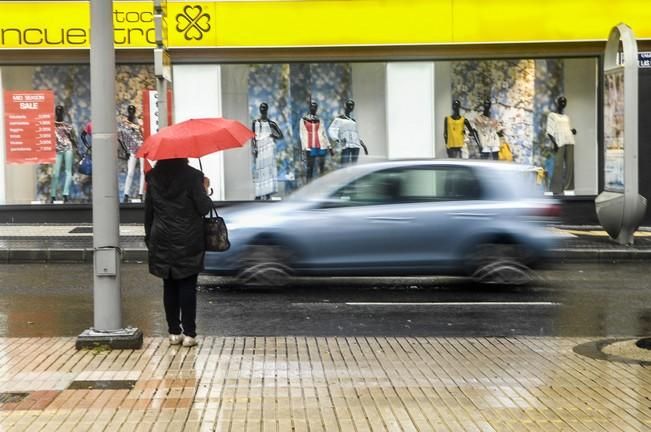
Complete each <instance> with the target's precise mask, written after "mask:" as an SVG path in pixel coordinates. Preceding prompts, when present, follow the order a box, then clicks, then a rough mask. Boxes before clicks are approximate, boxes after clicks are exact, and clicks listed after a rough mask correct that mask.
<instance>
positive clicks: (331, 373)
mask: <svg viewBox="0 0 651 432" xmlns="http://www.w3.org/2000/svg"><path fill="white" fill-rule="evenodd" d="M74 342H75V340H74V339H73V338H16V339H9V338H4V339H0V357H1V361H0V365H1V366H0V391H1V392H2V393H0V429H1V430H12V431H14V430H15V431H23V430H25V431H27V430H29V431H38V430H47V431H50V430H84V431H85V430H98V431H99V430H107V431H113V430H124V431H132V430H153V431H160V430H167V431H181V430H184V431H185V430H188V431H194V430H220V431H221V430H224V431H283V432H284V431H308V430H309V431H338V430H341V431H370V430H373V431H382V430H391V431H393V430H396V431H398V430H400V431H414V430H417V431H448V430H449V431H538V430H540V431H547V430H573V431H618V430H627V431H640V432H641V431H647V430H649V429H650V428H651V411H650V409H649V408H650V407H651V403H650V402H649V400H650V398H651V386H649V384H650V383H651V371H650V370H649V369H648V368H647V367H645V366H643V365H642V364H639V363H638V364H634V363H633V364H630V363H629V364H627V363H616V362H610V361H604V360H593V359H591V358H589V357H585V356H583V355H579V354H576V353H575V352H574V351H573V348H574V347H575V346H576V345H578V344H582V343H585V342H589V340H587V339H577V338H529V337H527V338H470V339H457V338H383V337H366V338H364V337H358V338H354V337H350V338H306V337H296V338H295V337H269V338H252V337H251V338H240V337H233V338H230V337H205V338H202V337H200V345H199V346H198V347H195V348H190V349H188V348H182V347H177V346H170V345H169V344H168V342H167V340H166V339H164V338H146V340H145V346H144V347H143V349H142V350H137V351H110V352H106V351H101V350H96V351H79V352H78V351H75V349H74ZM105 387H110V388H109V389H107V388H105Z"/></svg>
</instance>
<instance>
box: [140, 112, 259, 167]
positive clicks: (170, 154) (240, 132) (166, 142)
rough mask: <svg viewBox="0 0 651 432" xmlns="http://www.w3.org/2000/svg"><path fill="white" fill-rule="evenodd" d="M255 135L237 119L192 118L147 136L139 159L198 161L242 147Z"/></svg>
mask: <svg viewBox="0 0 651 432" xmlns="http://www.w3.org/2000/svg"><path fill="white" fill-rule="evenodd" d="M253 136H254V134H253V132H251V130H250V129H248V128H247V127H246V126H244V125H243V124H242V123H240V122H238V121H237V120H229V119H224V118H203V119H190V120H186V121H184V122H181V123H177V124H174V125H172V126H168V127H165V128H163V129H161V130H160V132H158V133H156V134H154V135H151V136H149V137H147V139H146V140H145V143H144V144H143V145H142V146H141V147H140V148H139V149H138V152H137V153H136V156H137V157H139V158H146V159H149V160H162V159H176V158H199V157H201V156H205V155H207V154H210V153H214V152H216V151H219V150H226V149H229V148H234V147H241V146H243V145H244V143H245V142H247V141H248V140H249V139H251V138H253Z"/></svg>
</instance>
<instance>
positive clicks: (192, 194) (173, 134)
mask: <svg viewBox="0 0 651 432" xmlns="http://www.w3.org/2000/svg"><path fill="white" fill-rule="evenodd" d="M252 136H253V133H252V132H251V131H250V130H248V129H247V128H246V126H244V125H242V124H241V123H239V122H233V121H229V120H225V119H199V120H188V121H185V122H182V123H178V124H176V125H173V126H170V127H167V128H164V129H162V130H161V131H160V132H159V133H157V134H154V135H151V136H150V137H148V138H147V140H146V141H145V143H144V144H143V146H142V147H140V149H139V150H138V154H137V156H138V157H143V158H147V159H149V160H157V161H158V162H157V163H156V166H155V167H154V168H153V169H152V170H150V171H149V172H148V173H147V175H146V181H147V193H146V194H145V242H146V244H147V248H148V249H149V272H150V273H151V274H153V275H154V276H158V277H160V278H162V279H163V304H164V306H165V317H166V319H167V326H168V331H169V341H170V344H172V345H178V344H183V346H186V347H191V346H194V345H196V344H197V341H196V336H197V333H196V323H195V319H196V310H197V294H196V288H197V276H198V275H199V273H200V272H201V271H202V270H203V259H204V253H205V247H206V243H205V242H206V240H205V234H204V216H205V215H206V214H208V213H209V212H210V209H211V208H212V205H213V204H212V200H211V199H210V197H209V195H208V191H209V190H210V181H209V180H208V178H207V177H204V175H203V173H202V172H201V171H199V170H196V169H194V168H192V167H190V166H189V165H188V159H187V158H188V157H195V158H199V157H201V156H204V155H206V154H209V153H213V152H215V151H218V150H223V149H226V148H231V147H238V146H241V145H243V143H244V142H246V141H247V140H248V139H250V138H251V137H252Z"/></svg>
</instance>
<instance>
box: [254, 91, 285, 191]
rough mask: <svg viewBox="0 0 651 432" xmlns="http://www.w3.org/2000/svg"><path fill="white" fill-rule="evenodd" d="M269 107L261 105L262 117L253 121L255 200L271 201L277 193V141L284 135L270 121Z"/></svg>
mask: <svg viewBox="0 0 651 432" xmlns="http://www.w3.org/2000/svg"><path fill="white" fill-rule="evenodd" d="M268 112H269V105H267V104H266V103H265V102H262V103H261V104H260V117H258V118H257V119H256V120H253V123H252V124H251V130H253V132H254V133H255V136H254V138H253V139H252V140H251V150H252V152H253V158H254V159H255V178H254V181H255V198H256V199H269V198H270V197H271V195H272V194H274V193H275V192H276V191H277V185H276V176H277V174H276V140H278V139H282V138H283V133H282V131H281V130H280V127H278V124H276V122H274V121H271V120H269V118H268V117H267V114H268Z"/></svg>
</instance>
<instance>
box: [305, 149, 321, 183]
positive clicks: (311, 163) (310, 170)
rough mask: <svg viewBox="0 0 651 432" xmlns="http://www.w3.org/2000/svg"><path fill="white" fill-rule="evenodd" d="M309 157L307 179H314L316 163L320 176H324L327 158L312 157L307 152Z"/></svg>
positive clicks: (306, 153)
mask: <svg viewBox="0 0 651 432" xmlns="http://www.w3.org/2000/svg"><path fill="white" fill-rule="evenodd" d="M305 155H306V157H307V179H308V180H311V179H312V178H313V177H314V163H315V162H316V164H317V165H318V166H319V175H321V174H323V171H324V170H325V156H311V155H310V152H309V151H307V152H305Z"/></svg>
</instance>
